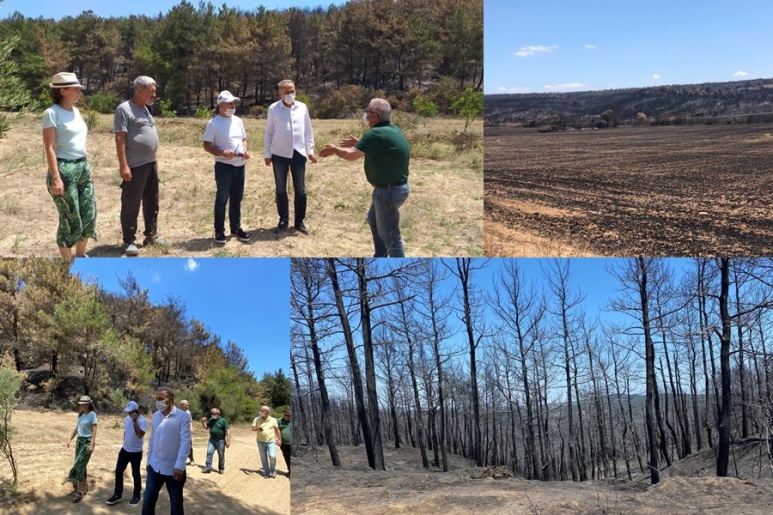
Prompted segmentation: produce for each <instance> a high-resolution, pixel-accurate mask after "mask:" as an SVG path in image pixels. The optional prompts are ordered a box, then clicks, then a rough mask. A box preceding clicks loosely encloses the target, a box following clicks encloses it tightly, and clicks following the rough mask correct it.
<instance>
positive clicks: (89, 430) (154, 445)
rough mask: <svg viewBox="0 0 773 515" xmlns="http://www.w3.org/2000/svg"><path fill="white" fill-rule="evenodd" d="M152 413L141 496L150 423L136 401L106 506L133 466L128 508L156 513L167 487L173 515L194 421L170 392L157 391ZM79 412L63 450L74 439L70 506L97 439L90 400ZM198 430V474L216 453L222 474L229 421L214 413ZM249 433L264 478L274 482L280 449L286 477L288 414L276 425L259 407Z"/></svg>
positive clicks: (179, 508)
mask: <svg viewBox="0 0 773 515" xmlns="http://www.w3.org/2000/svg"><path fill="white" fill-rule="evenodd" d="M155 402H156V411H155V412H154V413H153V416H152V419H151V422H150V436H149V437H148V447H147V465H146V468H145V471H146V482H145V495H144V497H140V494H141V493H142V476H141V472H140V464H141V462H142V455H143V444H144V439H145V435H146V434H147V432H148V429H149V427H148V420H147V419H146V418H145V417H143V416H142V415H141V414H140V406H139V405H138V404H137V402H135V401H129V403H128V404H127V405H126V407H125V408H124V412H125V413H126V418H125V420H124V433H123V445H122V446H121V450H120V451H119V453H118V460H117V462H116V465H115V487H114V490H113V495H112V496H111V497H110V498H109V499H107V501H106V502H107V504H108V505H114V504H117V503H119V502H121V501H122V500H123V490H124V472H125V471H126V468H127V467H128V466H129V465H131V470H132V478H133V481H134V488H133V490H132V496H131V500H129V506H136V505H138V504H140V502H142V513H143V515H146V514H152V513H155V509H156V502H157V501H158V495H159V493H160V492H161V488H162V487H163V486H164V485H166V489H167V492H168V494H169V503H170V507H171V513H172V514H182V513H183V487H184V486H185V482H186V480H187V473H186V460H190V463H187V465H192V466H194V465H195V464H196V463H195V461H194V460H193V442H192V439H191V432H192V431H194V425H195V423H194V421H193V419H192V417H191V414H190V411H189V409H188V408H189V404H188V401H186V400H183V401H181V402H180V405H179V408H178V407H177V406H175V401H174V392H173V390H172V389H171V388H168V387H160V388H157V389H156V391H155ZM78 406H79V408H80V413H79V414H78V423H77V425H76V427H75V430H74V431H73V433H72V435H71V437H70V439H69V440H68V441H67V444H66V447H67V448H69V447H70V444H71V443H72V440H73V439H74V438H75V437H76V436H77V440H76V446H75V463H74V464H73V467H72V469H70V473H69V475H68V476H67V481H69V482H71V483H72V485H73V492H72V502H74V503H77V502H80V501H81V500H82V499H83V496H84V495H85V493H86V490H87V481H86V475H87V470H86V467H87V465H88V463H89V459H90V458H91V455H92V454H93V452H94V447H95V442H96V435H97V427H98V424H97V414H96V412H95V411H94V404H93V402H92V399H91V398H90V397H89V396H88V395H84V396H82V397H81V398H80V399H79V400H78ZM201 425H202V426H203V428H204V429H205V430H207V431H209V440H208V442H207V457H206V462H205V466H204V468H203V469H202V473H205V474H208V473H211V472H213V468H212V463H213V457H214V454H215V451H217V454H218V469H217V470H218V472H219V473H220V474H224V473H225V449H227V448H229V447H230V446H231V430H230V425H229V423H228V421H227V420H226V419H225V418H223V417H222V416H221V413H220V410H219V409H218V408H212V409H211V411H210V417H209V418H207V417H202V418H201ZM252 430H253V431H254V432H256V433H257V435H256V440H257V446H258V452H259V455H260V460H261V463H262V466H263V471H262V472H263V477H265V478H276V446H277V445H279V446H280V447H281V450H282V454H283V456H284V459H285V463H286V464H287V476H288V477H289V475H290V458H291V455H290V452H291V445H292V422H291V413H290V411H289V410H286V411H285V412H284V414H283V416H282V418H281V419H279V420H278V421H277V419H275V418H274V417H272V416H271V415H270V408H269V407H268V406H262V407H261V408H260V415H259V416H257V417H255V420H253V422H252Z"/></svg>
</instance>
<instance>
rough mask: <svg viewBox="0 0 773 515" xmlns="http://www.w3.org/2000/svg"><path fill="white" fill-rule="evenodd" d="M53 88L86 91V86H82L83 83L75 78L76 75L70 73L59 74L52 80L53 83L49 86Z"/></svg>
mask: <svg viewBox="0 0 773 515" xmlns="http://www.w3.org/2000/svg"><path fill="white" fill-rule="evenodd" d="M48 86H49V87H51V88H81V89H86V86H84V85H83V84H81V81H79V80H78V77H76V76H75V74H74V73H70V72H59V73H57V74H56V75H54V77H53V78H52V79H51V82H50V83H49V84H48Z"/></svg>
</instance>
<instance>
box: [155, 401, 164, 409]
mask: <svg viewBox="0 0 773 515" xmlns="http://www.w3.org/2000/svg"><path fill="white" fill-rule="evenodd" d="M156 408H158V410H159V411H164V410H166V401H159V400H157V401H156Z"/></svg>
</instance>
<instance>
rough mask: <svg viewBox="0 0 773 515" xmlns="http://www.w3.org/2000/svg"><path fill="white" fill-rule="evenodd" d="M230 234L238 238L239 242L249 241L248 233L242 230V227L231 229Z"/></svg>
mask: <svg viewBox="0 0 773 515" xmlns="http://www.w3.org/2000/svg"><path fill="white" fill-rule="evenodd" d="M231 234H232V235H233V236H236V237H237V238H239V241H241V242H244V243H247V242H248V241H250V235H249V233H246V232H244V229H242V228H241V227H239V228H238V229H236V230H235V231H231Z"/></svg>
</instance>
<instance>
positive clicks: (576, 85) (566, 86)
mask: <svg viewBox="0 0 773 515" xmlns="http://www.w3.org/2000/svg"><path fill="white" fill-rule="evenodd" d="M583 86H584V84H583V83H582V82H571V83H569V84H545V89H577V88H581V87H583Z"/></svg>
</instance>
